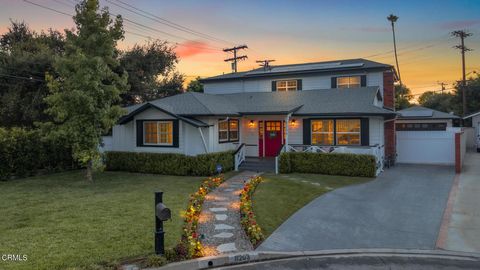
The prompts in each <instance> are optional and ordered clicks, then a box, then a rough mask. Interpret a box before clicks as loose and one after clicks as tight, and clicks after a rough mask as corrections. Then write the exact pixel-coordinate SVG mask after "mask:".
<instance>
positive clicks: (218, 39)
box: [106, 0, 233, 44]
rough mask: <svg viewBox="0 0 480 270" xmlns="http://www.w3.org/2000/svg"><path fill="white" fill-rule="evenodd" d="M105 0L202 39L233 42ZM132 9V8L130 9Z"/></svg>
mask: <svg viewBox="0 0 480 270" xmlns="http://www.w3.org/2000/svg"><path fill="white" fill-rule="evenodd" d="M106 1H107V2H109V3H111V4H113V5H115V6H117V7H119V8H122V9H124V10H127V11H129V12H131V13H134V14H137V15H139V16H142V17H144V18H147V19H150V20H152V21H155V22H157V23H160V24H163V25H166V26H169V27H171V28H174V29H177V30H179V31H183V32H186V33H189V34H192V35H195V36H198V37H201V38H204V39H208V40H211V41H215V42H222V43H226V44H233V43H231V42H229V41H226V40H223V39H220V38H216V37H213V36H211V35H208V34H205V33H202V32H199V31H196V30H193V29H191V28H188V27H185V26H182V25H179V24H177V23H174V22H171V21H169V20H166V19H164V18H161V17H159V16H156V15H154V14H152V13H150V12H147V11H145V10H142V9H140V8H137V7H135V6H133V5H130V4H128V3H125V2H123V1H120V0H116V2H119V3H121V4H123V5H125V6H128V7H130V8H126V7H124V6H122V5H119V4H117V3H115V2H113V1H111V0H106ZM132 9H133V10H132ZM142 13H143V14H142ZM145 14H147V15H148V16H146V15H145Z"/></svg>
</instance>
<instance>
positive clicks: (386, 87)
mask: <svg viewBox="0 0 480 270" xmlns="http://www.w3.org/2000/svg"><path fill="white" fill-rule="evenodd" d="M393 76H394V73H393V70H388V71H384V72H383V107H385V108H387V109H391V110H393V111H395V86H394V85H393V83H394V77H393ZM384 136H385V157H387V158H392V157H395V156H396V153H397V151H396V150H397V149H396V137H395V120H390V121H386V122H385V124H384Z"/></svg>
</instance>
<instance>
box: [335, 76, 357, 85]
mask: <svg viewBox="0 0 480 270" xmlns="http://www.w3.org/2000/svg"><path fill="white" fill-rule="evenodd" d="M353 77H358V86H352V84H351V83H350V79H351V78H353ZM342 78H349V79H348V84H347V87H339V85H340V84H339V83H338V79H342ZM336 80H337V88H358V87H361V86H362V75H348V76H339V77H337V78H336ZM342 85H345V84H342Z"/></svg>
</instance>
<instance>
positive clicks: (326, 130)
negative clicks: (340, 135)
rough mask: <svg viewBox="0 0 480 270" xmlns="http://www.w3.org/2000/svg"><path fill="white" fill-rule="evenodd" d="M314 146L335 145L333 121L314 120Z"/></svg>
mask: <svg viewBox="0 0 480 270" xmlns="http://www.w3.org/2000/svg"><path fill="white" fill-rule="evenodd" d="M312 144H321V145H333V120H312Z"/></svg>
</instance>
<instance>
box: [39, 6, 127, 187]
mask: <svg viewBox="0 0 480 270" xmlns="http://www.w3.org/2000/svg"><path fill="white" fill-rule="evenodd" d="M75 11H76V14H75V16H74V17H73V20H74V22H75V25H76V29H75V30H73V31H69V30H66V47H65V54H64V55H63V56H62V57H59V58H58V59H57V61H56V62H55V70H56V71H57V73H58V76H51V75H48V76H47V80H48V86H49V88H50V91H51V94H50V95H49V96H48V97H47V98H46V102H47V104H48V106H49V108H48V109H47V112H48V113H49V114H50V115H51V116H52V117H53V121H52V122H50V123H46V124H44V127H45V128H47V129H49V130H50V135H51V136H54V137H56V136H59V137H63V138H65V139H66V140H67V142H68V143H69V144H70V145H71V146H72V149H73V157H74V158H75V159H76V160H78V161H80V162H81V163H83V164H84V165H85V166H86V167H87V170H86V177H87V180H89V181H93V179H92V169H93V162H94V161H95V160H97V159H98V157H99V152H98V145H99V144H100V142H101V135H102V134H103V133H104V132H106V131H107V130H109V129H110V128H111V127H112V126H113V125H114V124H115V122H116V121H117V120H118V118H119V117H120V116H121V114H122V112H123V111H122V109H121V108H120V107H119V106H117V105H114V104H117V103H118V102H119V101H120V94H121V93H123V92H125V91H126V90H127V89H128V84H127V74H126V73H122V74H119V73H120V72H118V69H119V62H118V60H117V57H116V56H117V51H116V49H115V48H116V45H117V42H118V41H119V40H121V39H122V38H123V34H124V32H123V25H122V18H121V17H120V16H118V17H116V19H115V20H112V19H111V18H110V14H109V11H108V9H107V8H103V9H102V10H99V2H98V0H84V1H82V2H80V3H79V4H77V5H76V7H75Z"/></svg>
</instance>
